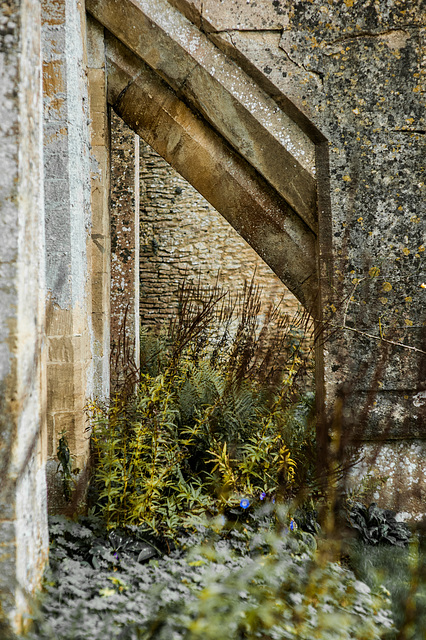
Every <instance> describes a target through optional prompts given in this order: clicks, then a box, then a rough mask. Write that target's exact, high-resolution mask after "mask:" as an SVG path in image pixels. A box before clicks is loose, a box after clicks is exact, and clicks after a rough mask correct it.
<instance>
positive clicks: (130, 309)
mask: <svg viewBox="0 0 426 640" xmlns="http://www.w3.org/2000/svg"><path fill="white" fill-rule="evenodd" d="M111 176H112V180H111V363H112V367H111V384H112V386H113V387H114V386H115V385H116V384H117V383H118V382H119V381H121V380H122V379H123V376H125V375H127V374H128V373H129V372H130V370H129V365H130V363H132V365H134V366H135V367H138V366H139V327H140V324H139V136H137V135H136V134H135V133H134V132H133V131H132V130H131V129H129V127H127V125H125V124H124V122H123V121H122V120H120V118H119V117H118V116H117V115H115V114H112V116H111Z"/></svg>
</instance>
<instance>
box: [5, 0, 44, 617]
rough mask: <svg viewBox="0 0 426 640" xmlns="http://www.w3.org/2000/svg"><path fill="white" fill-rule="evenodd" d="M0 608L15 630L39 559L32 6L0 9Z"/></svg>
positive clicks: (36, 83) (38, 116) (38, 111)
mask: <svg viewBox="0 0 426 640" xmlns="http://www.w3.org/2000/svg"><path fill="white" fill-rule="evenodd" d="M0 72H1V87H2V91H1V99H0V166H1V172H0V233H1V238H2V242H1V243H0V265H1V266H0V277H1V285H0V562H1V572H0V614H1V615H2V616H5V617H6V618H8V620H9V621H10V622H11V624H12V625H13V627H14V628H15V629H20V628H22V624H23V616H24V615H25V614H26V613H27V612H28V611H29V609H30V606H31V595H32V594H34V592H35V590H36V588H37V587H39V585H40V581H41V576H42V571H43V568H44V564H45V561H46V559H47V519H46V481H45V464H46V451H45V446H46V433H45V429H46V424H45V418H46V416H45V399H46V398H45V388H44V386H43V382H44V380H43V372H44V360H45V352H44V341H43V332H44V295H45V278H44V233H43V225H44V218H43V216H44V209H43V192H42V162H43V160H42V147H41V130H42V99H41V91H40V89H41V65H40V5H39V3H38V2H31V1H30V0H29V1H28V2H26V3H17V2H4V3H3V4H2V5H1V7H0Z"/></svg>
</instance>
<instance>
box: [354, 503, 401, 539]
mask: <svg viewBox="0 0 426 640" xmlns="http://www.w3.org/2000/svg"><path fill="white" fill-rule="evenodd" d="M347 514H348V520H349V523H350V524H351V526H352V527H353V528H354V529H356V531H357V532H358V533H359V535H360V536H361V538H362V540H363V541H364V542H366V543H367V544H372V545H377V544H390V545H395V546H397V547H404V546H406V545H407V544H408V541H409V539H410V538H411V532H410V530H409V528H408V527H407V525H405V524H404V523H402V522H397V520H396V519H395V512H394V511H390V510H389V509H381V508H380V507H378V506H377V504H376V503H375V502H372V503H371V504H370V506H369V507H366V506H365V505H364V504H362V503H360V502H349V504H348V510H347Z"/></svg>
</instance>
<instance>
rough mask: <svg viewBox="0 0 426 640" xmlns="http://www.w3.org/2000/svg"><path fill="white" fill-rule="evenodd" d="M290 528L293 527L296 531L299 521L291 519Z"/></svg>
mask: <svg viewBox="0 0 426 640" xmlns="http://www.w3.org/2000/svg"><path fill="white" fill-rule="evenodd" d="M290 529H291V530H292V531H296V529H297V522H295V521H294V520H293V518H292V519H291V520H290Z"/></svg>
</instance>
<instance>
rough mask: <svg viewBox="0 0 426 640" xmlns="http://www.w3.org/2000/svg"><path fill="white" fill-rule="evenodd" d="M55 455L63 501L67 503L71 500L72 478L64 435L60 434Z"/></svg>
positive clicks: (69, 457) (69, 455)
mask: <svg viewBox="0 0 426 640" xmlns="http://www.w3.org/2000/svg"><path fill="white" fill-rule="evenodd" d="M56 455H57V458H58V460H59V464H58V469H57V471H58V472H60V473H61V475H62V491H63V494H64V498H65V500H66V501H67V502H69V501H70V500H71V494H72V490H73V487H74V481H73V477H72V473H73V472H72V461H71V453H70V448H69V446H68V440H67V437H66V435H65V433H62V434H61V437H60V438H59V442H58V448H57V451H56Z"/></svg>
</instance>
